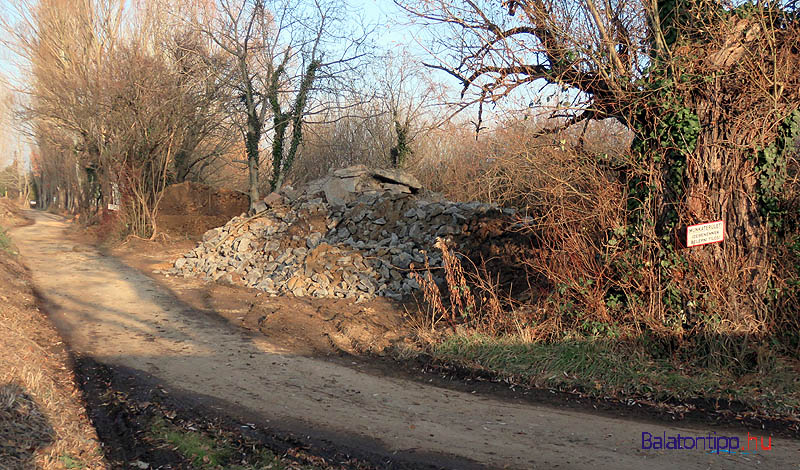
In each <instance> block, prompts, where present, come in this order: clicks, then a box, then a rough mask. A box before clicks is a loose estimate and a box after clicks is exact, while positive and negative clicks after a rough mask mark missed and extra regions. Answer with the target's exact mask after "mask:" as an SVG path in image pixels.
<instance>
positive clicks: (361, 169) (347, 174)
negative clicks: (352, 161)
mask: <svg viewBox="0 0 800 470" xmlns="http://www.w3.org/2000/svg"><path fill="white" fill-rule="evenodd" d="M368 173H369V169H368V168H367V167H366V166H364V165H353V166H348V167H347V168H340V169H338V170H334V171H333V176H336V177H339V178H355V177H357V176H365V175H367V174H368Z"/></svg>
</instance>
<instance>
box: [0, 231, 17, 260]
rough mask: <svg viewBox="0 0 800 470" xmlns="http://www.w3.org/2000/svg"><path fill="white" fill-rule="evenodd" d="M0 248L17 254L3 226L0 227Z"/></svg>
mask: <svg viewBox="0 0 800 470" xmlns="http://www.w3.org/2000/svg"><path fill="white" fill-rule="evenodd" d="M0 250H3V251H5V252H7V253H9V254H12V255H16V254H17V252H16V251H15V250H14V243H13V242H12V241H11V238H10V237H9V236H8V234H7V233H6V231H5V229H4V228H3V227H0Z"/></svg>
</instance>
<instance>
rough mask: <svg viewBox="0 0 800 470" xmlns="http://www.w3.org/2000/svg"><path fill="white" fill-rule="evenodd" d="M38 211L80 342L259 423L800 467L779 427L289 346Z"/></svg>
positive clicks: (32, 235) (469, 445) (387, 446)
mask: <svg viewBox="0 0 800 470" xmlns="http://www.w3.org/2000/svg"><path fill="white" fill-rule="evenodd" d="M29 215H30V216H31V217H32V218H33V219H34V220H35V224H34V225H30V226H27V227H21V228H19V229H16V230H14V231H13V232H12V236H13V238H14V239H15V241H16V243H17V245H18V246H19V248H20V251H21V253H22V255H23V257H24V259H25V262H26V263H27V264H28V266H29V267H30V269H31V270H32V271H33V277H34V282H35V284H36V286H37V288H38V289H39V291H40V292H41V294H42V295H43V297H44V298H45V300H46V302H47V303H48V304H49V310H50V313H51V318H52V319H53V321H54V323H55V324H56V327H57V328H58V329H59V330H60V331H61V332H62V334H63V335H64V336H65V337H66V338H67V340H68V342H69V343H70V345H71V347H72V348H73V349H74V350H75V351H76V352H78V353H80V354H84V355H90V356H92V357H94V358H95V359H96V360H98V361H100V362H104V363H107V364H111V365H115V366H123V367H126V368H130V369H134V370H137V371H140V372H142V373H146V374H149V375H151V376H152V377H153V378H154V379H155V380H157V381H159V382H160V383H163V384H164V386H165V387H168V388H174V389H178V390H183V391H186V392H190V393H192V394H199V395H202V396H205V397H207V399H208V400H211V401H214V400H218V402H219V403H232V404H235V405H237V407H238V409H240V410H242V411H241V412H240V413H241V414H244V415H245V416H244V417H245V418H249V421H251V422H265V423H268V424H269V425H270V426H272V427H274V428H278V429H287V430H293V431H295V432H302V433H304V434H308V435H310V436H312V437H313V436H318V437H321V438H323V439H331V440H335V441H336V442H341V443H342V445H346V446H351V447H354V448H355V447H364V448H366V447H369V448H370V449H371V450H372V451H375V452H382V453H385V454H386V455H387V456H390V458H394V459H398V460H405V461H414V460H415V459H416V460H417V461H418V462H420V463H421V462H428V463H434V464H436V465H442V466H446V467H449V468H459V469H461V468H469V467H486V468H514V469H533V468H542V469H550V468H559V469H583V468H591V469H594V470H600V469H642V468H647V469H649V470H657V469H673V468H684V469H687V468H702V469H707V468H712V469H716V468H720V469H721V468H753V467H756V468H768V469H796V470H800V442H798V441H794V440H787V439H775V438H773V439H772V441H771V443H772V447H771V450H762V451H759V452H758V453H755V454H749V455H741V454H738V455H713V454H709V453H707V452H704V451H703V450H686V449H680V450H678V449H675V450H652V449H651V450H642V449H641V447H642V433H643V432H647V433H650V434H651V435H653V436H659V437H661V436H664V435H665V434H666V435H667V436H675V435H677V434H679V433H680V434H681V435H682V436H693V437H695V436H707V435H709V433H710V432H713V431H715V430H712V429H689V428H682V427H665V426H664V425H662V424H659V423H645V422H638V421H627V420H622V419H615V418H610V417H605V416H596V415H592V414H586V413H581V412H577V411H565V410H557V409H553V408H550V407H546V406H533V405H531V404H526V403H515V402H509V401H500V400H496V399H493V398H491V397H486V396H481V395H480V394H471V393H465V392H457V391H452V390H447V389H442V388H437V387H434V386H431V385H425V384H421V383H419V382H414V381H407V380H403V379H399V378H392V377H381V376H376V375H375V374H369V373H366V372H364V371H363V370H359V367H356V366H353V367H347V366H344V365H341V364H338V363H334V362H331V361H327V360H324V359H316V358H310V357H301V356H295V355H291V354H288V353H287V352H285V351H281V350H280V349H279V348H277V347H275V346H273V345H271V344H269V343H268V342H267V341H266V340H265V339H264V338H263V337H258V336H256V335H253V334H250V333H247V332H245V331H244V330H240V329H238V328H236V327H234V326H231V325H230V324H228V323H227V322H224V321H221V320H219V319H216V318H214V317H212V316H208V315H205V314H200V313H197V312H195V311H192V310H191V309H190V308H188V307H186V306H185V305H184V304H181V303H180V302H179V301H178V300H177V299H175V298H174V297H173V296H172V295H171V294H170V293H169V292H167V291H165V290H163V289H162V288H160V287H159V286H158V285H157V284H156V283H155V282H154V281H153V280H151V279H150V278H148V277H147V276H145V275H143V274H141V273H139V272H137V271H135V270H133V269H131V268H128V267H126V266H124V265H123V264H121V263H120V262H119V261H117V260H116V259H114V258H110V257H105V256H102V255H100V254H99V253H97V252H96V251H95V250H93V249H91V248H89V247H86V246H80V245H76V244H75V243H74V242H71V241H68V240H69V238H68V237H67V236H66V235H65V230H66V228H67V224H66V223H65V222H64V220H63V219H62V218H60V217H57V216H53V215H51V214H46V213H42V212H38V211H36V212H34V211H31V212H30V213H29ZM716 435H717V436H730V437H739V438H740V439H742V441H744V440H745V439H746V436H747V431H746V430H732V431H731V430H726V431H722V430H719V429H717V430H716ZM653 439H655V438H653ZM693 441H694V442H695V443H698V444H699V445H702V444H703V443H704V442H707V440H703V441H701V440H699V439H698V440H693ZM684 442H686V441H684ZM391 456H393V457H391ZM387 458H389V457H387Z"/></svg>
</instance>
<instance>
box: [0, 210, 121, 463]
mask: <svg viewBox="0 0 800 470" xmlns="http://www.w3.org/2000/svg"><path fill="white" fill-rule="evenodd" d="M0 206H3V207H4V209H5V210H6V211H10V212H12V213H14V215H15V217H19V216H18V214H16V211H14V210H13V208H12V207H10V205H9V203H8V201H7V200H0ZM0 212H3V211H0ZM10 221H11V222H13V220H10V219H8V218H5V217H1V218H0V226H6V227H7V226H8V225H7V224H8V222H10ZM0 305H2V308H0V469H2V470H32V469H42V470H50V469H53V470H56V469H77V468H83V469H86V470H89V469H105V468H107V465H106V463H105V461H104V458H103V453H102V450H101V447H100V443H99V441H98V439H97V435H96V433H95V430H94V427H93V426H92V424H91V423H90V421H89V419H88V417H87V415H86V410H85V409H84V407H83V404H82V401H81V394H80V391H79V389H78V386H77V384H76V382H75V377H74V375H73V373H72V369H71V367H70V362H69V357H68V354H67V352H66V350H65V348H64V346H63V344H62V343H61V340H60V337H59V335H58V333H57V332H56V330H55V329H54V328H53V326H52V325H51V324H50V323H49V321H48V320H47V319H46V317H45V316H44V314H43V313H42V312H41V311H40V310H39V308H38V307H37V305H36V298H35V296H34V293H33V291H32V289H31V284H30V276H29V273H28V272H27V271H26V269H25V268H24V267H23V266H22V264H21V263H20V261H19V260H18V259H16V257H14V256H13V255H11V254H10V253H9V252H8V251H6V250H0Z"/></svg>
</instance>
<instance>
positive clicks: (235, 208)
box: [157, 181, 250, 239]
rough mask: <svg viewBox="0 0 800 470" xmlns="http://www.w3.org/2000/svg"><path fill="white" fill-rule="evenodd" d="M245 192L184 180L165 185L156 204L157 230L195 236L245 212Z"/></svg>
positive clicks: (175, 234)
mask: <svg viewBox="0 0 800 470" xmlns="http://www.w3.org/2000/svg"><path fill="white" fill-rule="evenodd" d="M249 204H250V202H249V199H248V197H247V195H246V194H242V193H240V192H238V191H231V190H228V189H222V188H214V187H211V186H206V185H204V184H200V183H192V182H188V181H187V182H184V183H179V184H174V185H172V186H169V187H167V189H166V190H165V191H164V198H163V199H162V200H161V204H160V205H159V213H158V219H157V224H158V230H159V231H161V232H165V233H167V234H169V235H174V236H186V237H188V238H192V239H195V238H199V237H200V236H201V235H202V234H203V233H205V232H206V231H208V230H209V229H212V228H214V227H219V226H221V225H224V224H225V223H226V222H228V221H229V220H230V219H231V218H233V217H235V216H238V215H240V214H242V213H244V212H247V209H248V207H249Z"/></svg>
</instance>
